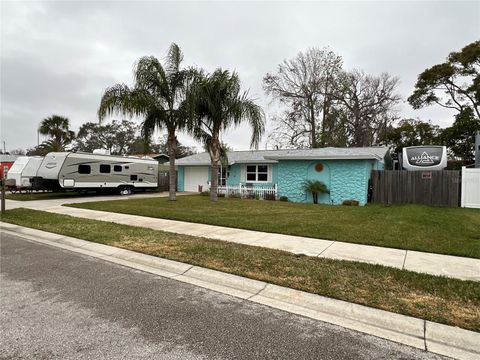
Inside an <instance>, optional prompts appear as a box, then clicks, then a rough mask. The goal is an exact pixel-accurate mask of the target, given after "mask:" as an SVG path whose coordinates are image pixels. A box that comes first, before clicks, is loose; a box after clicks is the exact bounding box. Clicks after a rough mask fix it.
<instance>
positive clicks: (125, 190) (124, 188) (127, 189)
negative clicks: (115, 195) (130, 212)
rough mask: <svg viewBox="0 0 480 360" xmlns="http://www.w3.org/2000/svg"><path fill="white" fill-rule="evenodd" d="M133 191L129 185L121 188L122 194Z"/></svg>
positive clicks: (128, 193)
mask: <svg viewBox="0 0 480 360" xmlns="http://www.w3.org/2000/svg"><path fill="white" fill-rule="evenodd" d="M131 193H132V189H131V188H129V187H128V186H125V187H121V188H120V195H130V194H131Z"/></svg>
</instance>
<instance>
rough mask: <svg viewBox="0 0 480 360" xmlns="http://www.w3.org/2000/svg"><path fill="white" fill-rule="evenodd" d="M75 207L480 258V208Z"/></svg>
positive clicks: (186, 199)
mask: <svg viewBox="0 0 480 360" xmlns="http://www.w3.org/2000/svg"><path fill="white" fill-rule="evenodd" d="M69 206H74V207H80V208H86V209H93V210H103V211H111V212H119V213H125V214H134V215H141V216H149V217H157V218H164V219H172V220H182V221H189V222H196V223H203V224H211V225H219V226H227V227H234V228H242V229H250V230H258V231H266V232H273V233H281V234H289V235H298V236H307V237H313V238H321V239H328V240H338V241H345V242H351V243H359V244H368V245H376V246H383V247H391V248H398V249H408V250H417V251H425V252H432V253H439V254H450V255H457V256H467V257H474V258H480V210H478V209H463V208H442V207H429V206H423V205H397V206H383V205H368V206H365V207H349V206H330V205H312V204H294V203H287V202H279V201H275V202H274V201H261V200H241V199H233V198H228V199H225V198H220V199H219V202H218V203H217V204H212V203H211V202H210V200H209V198H208V197H206V196H200V195H199V196H196V195H193V196H179V197H177V201H176V202H170V201H168V199H167V198H149V199H138V200H135V199H132V200H128V201H102V202H92V203H83V204H74V205H69Z"/></svg>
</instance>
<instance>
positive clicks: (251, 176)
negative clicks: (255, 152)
mask: <svg viewBox="0 0 480 360" xmlns="http://www.w3.org/2000/svg"><path fill="white" fill-rule="evenodd" d="M247 181H249V182H250V181H251V182H267V181H268V165H247Z"/></svg>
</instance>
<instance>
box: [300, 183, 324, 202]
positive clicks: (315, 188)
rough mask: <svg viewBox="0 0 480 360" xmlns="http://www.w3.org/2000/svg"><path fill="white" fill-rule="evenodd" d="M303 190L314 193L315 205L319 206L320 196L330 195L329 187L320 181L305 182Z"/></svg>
mask: <svg viewBox="0 0 480 360" xmlns="http://www.w3.org/2000/svg"><path fill="white" fill-rule="evenodd" d="M303 190H305V191H306V192H310V193H312V197H313V203H314V204H318V194H329V193H330V190H328V188H327V185H325V184H324V183H323V182H321V181H318V180H305V182H304V183H303Z"/></svg>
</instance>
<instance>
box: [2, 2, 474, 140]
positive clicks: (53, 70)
mask: <svg viewBox="0 0 480 360" xmlns="http://www.w3.org/2000/svg"><path fill="white" fill-rule="evenodd" d="M1 7H2V9H1V10H2V12H1V13H2V14H1V129H0V130H1V140H5V141H6V142H7V148H9V149H13V148H17V147H23V148H26V147H29V146H33V145H35V144H36V141H37V138H36V136H37V135H36V128H37V126H38V123H39V122H40V121H41V119H42V118H44V117H46V116H49V115H51V114H54V113H58V114H62V115H65V116H68V117H69V118H70V119H71V121H72V125H73V127H74V128H78V127H79V126H80V125H81V124H82V123H84V122H86V121H94V120H95V119H96V109H97V107H98V102H99V100H100V97H101V94H102V92H103V90H104V89H105V88H106V87H107V86H110V85H113V84H115V83H117V82H124V83H127V84H131V81H132V79H131V78H132V65H133V63H134V62H135V60H137V59H138V58H139V57H141V56H143V55H155V56H157V57H163V56H164V55H165V51H166V50H167V48H168V46H169V45H170V43H172V42H176V43H177V44H179V45H180V47H181V48H182V50H183V51H184V53H185V64H186V65H197V66H201V67H203V68H205V69H206V70H208V71H212V70H213V69H215V68H216V67H223V68H228V69H235V70H237V71H238V72H239V74H240V77H241V79H242V83H243V86H244V88H245V89H250V94H251V95H252V96H254V97H256V98H258V99H259V102H260V104H261V105H262V106H263V107H264V109H265V111H266V113H267V115H268V116H269V117H270V116H272V115H274V114H275V113H276V112H277V111H278V109H277V105H276V104H275V103H271V102H270V99H267V98H266V97H265V95H264V93H263V91H262V78H263V76H264V75H265V73H267V72H272V71H275V68H276V66H277V65H278V64H279V63H280V62H281V61H282V60H283V59H285V58H291V57H293V56H295V55H296V54H297V53H298V52H299V51H302V50H304V49H306V48H308V47H313V46H318V47H323V46H330V48H331V49H332V50H334V51H336V52H337V53H339V54H340V55H342V56H343V58H344V62H345V67H346V68H354V67H356V68H362V69H364V70H366V71H367V72H370V73H380V72H382V71H387V72H389V73H391V74H393V75H396V76H399V77H400V79H401V85H400V87H399V92H400V93H401V94H402V96H403V97H404V98H406V97H408V95H410V93H411V92H412V89H413V85H414V83H415V80H416V77H417V75H418V74H419V73H420V72H421V71H422V70H424V69H425V68H426V67H428V66H431V65H433V64H436V63H439V62H441V61H443V60H444V59H445V57H446V56H447V54H448V53H449V52H450V51H452V50H455V49H460V48H461V47H462V46H464V45H465V44H467V43H469V42H471V41H474V40H476V39H478V35H479V34H480V29H479V25H478V24H480V3H478V2H460V1H454V2H453V1H452V2H399V1H398V2H383V3H382V2H152V1H149V2H138V1H131V2H130V1H129V2H127V1H116V2H114V1H105V2H99V1H96V2H80V1H75V2H73V1H63V2H2V3H1ZM400 111H401V115H402V116H405V117H420V118H422V119H430V120H432V121H433V122H435V123H437V124H439V125H441V126H448V125H449V124H451V122H452V121H453V118H452V114H451V113H450V112H448V111H445V110H443V109H439V108H434V107H431V108H428V109H424V110H420V111H414V110H413V109H411V107H410V106H409V105H408V104H403V105H402V106H401V107H400ZM249 136H250V134H249V131H248V129H247V128H245V127H241V128H239V129H236V130H232V131H230V132H229V133H227V134H225V136H224V141H226V142H227V143H228V144H230V145H231V146H233V147H234V148H236V149H241V148H247V147H248V144H249ZM181 140H182V141H184V142H185V143H187V144H194V142H193V141H192V140H191V139H190V138H189V137H188V136H187V135H182V136H181Z"/></svg>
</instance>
